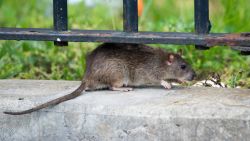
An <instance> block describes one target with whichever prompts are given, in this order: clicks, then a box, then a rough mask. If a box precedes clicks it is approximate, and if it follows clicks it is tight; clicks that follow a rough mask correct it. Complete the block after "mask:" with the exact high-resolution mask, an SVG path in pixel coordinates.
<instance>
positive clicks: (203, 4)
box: [194, 0, 211, 50]
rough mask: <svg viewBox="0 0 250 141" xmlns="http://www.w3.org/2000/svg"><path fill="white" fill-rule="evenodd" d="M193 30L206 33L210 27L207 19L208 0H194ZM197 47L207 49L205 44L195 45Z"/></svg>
mask: <svg viewBox="0 0 250 141" xmlns="http://www.w3.org/2000/svg"><path fill="white" fill-rule="evenodd" d="M194 17H195V18H194V19H195V32H196V33H197V34H208V33H209V31H210V29H211V24H210V21H209V2H208V0H194ZM195 47H196V48H197V49H202V50H204V49H208V47H206V46H199V45H197V46H195Z"/></svg>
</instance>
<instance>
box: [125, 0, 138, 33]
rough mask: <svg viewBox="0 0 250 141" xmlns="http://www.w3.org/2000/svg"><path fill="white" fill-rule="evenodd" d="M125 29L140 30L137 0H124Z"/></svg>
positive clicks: (130, 30)
mask: <svg viewBox="0 0 250 141" xmlns="http://www.w3.org/2000/svg"><path fill="white" fill-rule="evenodd" d="M123 30H124V31H126V32H138V3H137V0H123Z"/></svg>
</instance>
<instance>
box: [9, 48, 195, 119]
mask: <svg viewBox="0 0 250 141" xmlns="http://www.w3.org/2000/svg"><path fill="white" fill-rule="evenodd" d="M194 77H195V72H194V70H193V69H192V67H191V66H190V65H189V64H188V63H187V62H186V61H185V60H184V59H183V58H182V57H181V55H180V54H178V53H177V54H176V53H169V52H167V51H165V50H164V49H161V48H153V47H150V46H147V45H144V44H130V43H104V44H101V45H99V46H98V47H97V48H96V49H94V50H93V51H92V52H91V53H90V54H88V55H87V57H86V69H85V74H84V77H83V79H82V82H81V84H80V86H79V87H78V88H77V89H76V90H75V91H73V92H72V93H70V94H68V95H65V96H62V97H59V98H56V99H54V100H51V101H49V102H46V103H44V104H41V105H39V106H36V107H34V108H31V109H28V110H25V111H20V112H11V111H10V112H9V111H6V112H4V113H5V114H10V115H22V114H28V113H31V112H34V111H37V110H40V109H43V108H46V107H49V106H52V105H57V104H59V103H61V102H64V101H67V100H70V99H73V98H76V97H78V96H80V95H81V93H82V92H83V91H86V90H98V89H103V88H108V89H110V90H113V91H132V90H133V87H138V86H156V85H159V86H160V85H162V86H163V87H164V88H166V89H170V88H171V84H170V83H169V82H167V80H177V81H179V82H184V81H191V80H193V79H194Z"/></svg>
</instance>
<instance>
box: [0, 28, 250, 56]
mask: <svg viewBox="0 0 250 141" xmlns="http://www.w3.org/2000/svg"><path fill="white" fill-rule="evenodd" d="M246 35H247V34H246V33H242V34H229V33H213V34H212V33H211V34H195V33H180V32H177V33H176V32H174V33H169V32H166V33H165V32H119V31H105V30H101V31H100V30H71V31H61V32H59V31H54V30H49V29H22V28H21V29H20V28H0V40H37V41H55V40H57V39H58V38H60V39H61V41H64V42H67V41H68V42H115V43H145V44H177V45H201V46H216V45H222V46H244V51H250V37H249V36H246Z"/></svg>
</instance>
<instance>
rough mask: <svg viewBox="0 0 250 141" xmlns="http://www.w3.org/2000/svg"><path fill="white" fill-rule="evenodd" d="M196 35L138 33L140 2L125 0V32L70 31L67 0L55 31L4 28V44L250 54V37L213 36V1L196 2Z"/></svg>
mask: <svg viewBox="0 0 250 141" xmlns="http://www.w3.org/2000/svg"><path fill="white" fill-rule="evenodd" d="M194 7H195V12H194V17H195V18H194V19H195V33H183V32H141V31H138V10H137V9H138V6H137V0H123V13H124V14H123V24H124V31H111V30H74V29H70V30H68V17H67V0H53V9H54V10H53V11H54V13H53V14H54V29H53V30H52V29H41V28H0V40H37V41H54V42H55V45H58V46H66V45H68V42H116V43H145V44H153V43H161V44H178V45H195V46H196V48H197V49H208V48H209V47H211V46H215V45H220V46H233V47H234V48H235V49H237V50H240V51H242V53H243V54H250V33H247V32H246V33H237V34H236V33H209V31H210V29H211V24H210V20H209V0H194Z"/></svg>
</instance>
